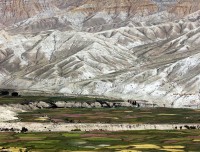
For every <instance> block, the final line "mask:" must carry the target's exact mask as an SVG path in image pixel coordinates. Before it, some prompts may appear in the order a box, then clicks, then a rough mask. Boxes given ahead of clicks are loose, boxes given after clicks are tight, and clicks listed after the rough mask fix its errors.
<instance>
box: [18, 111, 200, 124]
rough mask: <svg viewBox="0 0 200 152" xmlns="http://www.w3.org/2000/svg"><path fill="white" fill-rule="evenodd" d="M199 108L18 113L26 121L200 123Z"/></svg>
mask: <svg viewBox="0 0 200 152" xmlns="http://www.w3.org/2000/svg"><path fill="white" fill-rule="evenodd" d="M199 116H200V110H192V109H172V108H140V109H139V108H94V109H93V108H56V109H39V110H35V111H32V112H24V113H19V115H18V117H19V118H20V120H21V121H23V122H66V123H133V124H135V123H144V124H148V123H151V124H156V123H160V124H162V123H173V124H174V123H176V124H177V123H200V117H199Z"/></svg>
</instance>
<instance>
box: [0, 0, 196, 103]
mask: <svg viewBox="0 0 200 152" xmlns="http://www.w3.org/2000/svg"><path fill="white" fill-rule="evenodd" d="M0 3H1V5H0V29H1V31H0V86H1V88H9V89H17V90H21V91H22V90H24V91H39V92H40V91H41V90H42V91H48V92H58V93H64V94H84V95H100V96H101V95H104V96H108V97H116V98H123V99H135V100H147V101H149V102H150V103H156V104H158V105H159V106H172V107H185V106H191V107H193V106H196V105H197V104H199V102H200V101H199V96H198V95H199V72H200V71H199V62H200V54H199V49H198V48H199V44H200V43H199V42H200V39H199V35H200V29H199V24H200V22H199V21H200V20H199V19H200V11H198V10H199V8H200V5H199V2H198V0H192V1H191V0H190V1H189V0H179V1H178V0H142V1H141V0H140V1H139V0H109V1H107V0H101V1H100V0H96V1H93V0H73V1H68V0H65V1H64V0H58V1H53V0H41V1H38V0H34V1H30V0H26V1H25V0H10V1H0Z"/></svg>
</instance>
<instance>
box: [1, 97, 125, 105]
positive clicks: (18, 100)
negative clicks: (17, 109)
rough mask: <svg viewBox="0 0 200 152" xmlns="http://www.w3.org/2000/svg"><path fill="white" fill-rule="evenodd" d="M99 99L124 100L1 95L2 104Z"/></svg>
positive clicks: (91, 100) (90, 100)
mask: <svg viewBox="0 0 200 152" xmlns="http://www.w3.org/2000/svg"><path fill="white" fill-rule="evenodd" d="M97 99H99V100H101V101H109V102H116V101H117V102H122V101H123V100H114V99H113V100H111V99H106V98H91V97H84V96H83V97H82V96H80V97H73V96H58V97H50V96H19V97H12V96H0V104H17V103H20V104H27V103H29V102H35V101H44V102H50V103H51V102H56V101H79V102H81V101H84V102H86V101H87V102H95V101H96V100H97Z"/></svg>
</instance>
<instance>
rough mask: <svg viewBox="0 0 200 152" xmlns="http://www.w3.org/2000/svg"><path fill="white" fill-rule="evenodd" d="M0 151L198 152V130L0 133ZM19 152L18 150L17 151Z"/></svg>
mask: <svg viewBox="0 0 200 152" xmlns="http://www.w3.org/2000/svg"><path fill="white" fill-rule="evenodd" d="M0 147H1V148H3V147H4V148H14V147H17V148H18V149H20V148H26V149H27V150H28V151H30V150H31V151H41V152H47V151H48V152H49V151H54V152H58V151H87V152H89V151H104V152H114V151H121V152H125V151H126V152H134V151H142V152H159V151H171V152H181V151H191V152H199V150H200V131H199V130H184V131H177V130H176V131H153V130H152V131H148V130H146V131H125V132H103V131H101V132H100V131H98V132H97V131H93V132H73V133H27V134H17V133H0ZM21 151H22V150H21Z"/></svg>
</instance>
